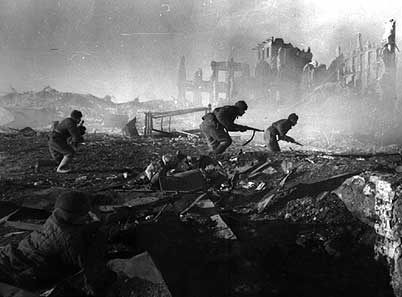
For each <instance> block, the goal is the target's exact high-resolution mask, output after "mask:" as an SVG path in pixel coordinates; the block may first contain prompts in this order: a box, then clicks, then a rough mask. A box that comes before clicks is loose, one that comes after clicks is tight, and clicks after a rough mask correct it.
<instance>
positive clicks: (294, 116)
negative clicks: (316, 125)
mask: <svg viewBox="0 0 402 297" xmlns="http://www.w3.org/2000/svg"><path fill="white" fill-rule="evenodd" d="M298 119H299V117H298V116H297V114H295V113H291V114H290V115H289V116H288V120H289V121H292V122H297V120H298Z"/></svg>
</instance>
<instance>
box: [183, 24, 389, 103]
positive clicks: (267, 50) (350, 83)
mask: <svg viewBox="0 0 402 297" xmlns="http://www.w3.org/2000/svg"><path fill="white" fill-rule="evenodd" d="M396 49H397V46H396V43H395V20H393V19H391V20H390V21H389V22H387V28H386V32H385V34H384V38H383V41H382V43H381V44H380V45H376V44H375V43H374V42H367V43H366V45H363V42H362V36H361V34H358V37H357V46H356V48H355V49H353V50H352V51H350V52H348V53H343V52H342V51H341V48H340V47H338V48H337V51H336V56H335V58H334V60H333V61H332V62H331V63H330V65H329V67H328V68H327V66H326V65H325V64H318V63H317V62H316V61H313V60H312V59H313V53H312V52H311V50H310V48H307V49H306V50H304V49H303V50H300V49H299V48H298V47H295V46H293V45H292V44H291V43H286V42H285V41H284V40H283V39H282V38H274V37H271V38H269V39H267V40H265V41H263V42H261V43H258V44H257V46H256V47H255V48H253V50H255V52H256V60H257V61H256V67H255V69H254V71H251V73H252V74H254V76H252V74H250V67H249V65H248V64H246V63H239V62H235V61H234V60H233V58H229V59H228V61H223V62H215V61H212V62H211V71H212V75H211V77H210V79H209V80H204V78H203V72H202V69H198V70H197V71H196V72H195V74H194V78H193V80H188V79H187V76H186V67H185V61H184V57H183V58H182V60H181V62H180V67H179V75H178V84H177V86H178V101H179V102H180V103H182V104H183V105H195V106H199V105H201V104H202V95H201V94H202V93H207V94H208V96H209V99H208V102H207V103H211V104H219V102H221V103H230V102H233V101H235V100H236V98H247V99H248V100H253V99H255V100H266V101H267V102H268V103H273V102H274V103H277V104H286V103H288V102H293V101H295V100H299V99H300V98H302V97H303V96H306V95H308V94H309V93H311V92H313V91H314V90H315V89H316V88H317V87H319V86H321V85H325V84H327V83H337V84H338V85H339V86H341V87H345V88H346V87H348V88H351V89H353V90H354V91H357V92H359V93H362V94H364V93H367V92H370V91H376V92H378V91H379V92H381V94H380V95H381V98H383V99H386V100H387V102H396V62H395V52H396ZM220 71H222V72H224V73H225V78H224V80H223V81H220V80H219V72H220ZM189 92H190V93H192V95H193V96H192V100H189V99H188V98H187V97H186V96H187V93H189ZM205 103H206V102H204V105H205Z"/></svg>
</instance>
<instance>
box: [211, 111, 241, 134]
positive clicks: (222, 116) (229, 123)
mask: <svg viewBox="0 0 402 297" xmlns="http://www.w3.org/2000/svg"><path fill="white" fill-rule="evenodd" d="M215 116H216V119H217V120H218V122H219V123H221V124H222V125H223V126H224V127H225V129H226V130H228V131H242V130H243V126H241V125H237V124H235V123H234V120H232V119H231V115H230V114H228V113H226V112H222V111H221V112H218V113H216V114H215Z"/></svg>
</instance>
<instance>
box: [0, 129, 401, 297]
mask: <svg viewBox="0 0 402 297" xmlns="http://www.w3.org/2000/svg"><path fill="white" fill-rule="evenodd" d="M0 137H3V138H2V139H7V141H4V142H1V141H0V151H1V152H2V153H3V155H2V156H4V157H3V159H2V160H3V164H4V167H3V168H1V169H0V176H1V179H0V196H1V198H2V200H6V201H9V202H8V203H11V202H12V204H9V205H8V206H7V205H6V204H4V206H2V209H3V211H4V214H3V212H2V215H1V216H2V217H4V216H6V215H8V214H10V213H11V212H13V211H15V210H16V209H26V210H25V215H23V214H24V212H23V211H22V212H21V210H19V212H20V215H19V216H18V212H17V213H15V214H13V216H12V217H11V219H7V221H10V222H13V223H11V225H9V226H5V225H2V226H1V228H0V235H2V237H1V238H0V241H1V242H2V243H3V244H4V243H6V242H9V241H10V240H12V241H17V240H18V239H20V238H21V237H22V236H24V233H17V232H21V231H20V230H18V229H16V228H15V227H20V226H21V225H20V226H19V225H18V224H19V223H20V222H21V223H27V224H41V223H42V222H43V217H41V216H40V215H39V214H35V215H34V213H33V209H34V208H35V209H36V210H37V211H47V212H48V211H49V210H51V209H52V207H53V203H54V201H53V198H52V197H54V195H57V193H60V192H62V191H64V190H65V189H79V190H85V191H88V192H89V193H91V198H92V202H93V206H94V210H95V211H96V212H97V215H98V216H99V217H101V218H102V219H103V220H104V221H106V222H108V223H107V225H108V229H109V231H108V235H109V251H108V255H109V256H110V257H113V258H116V257H117V258H120V259H121V258H126V259H130V258H132V257H133V256H135V255H138V254H139V253H141V252H143V251H144V250H147V251H149V254H150V255H152V259H153V260H154V263H157V266H158V269H159V270H160V272H161V274H163V277H164V280H165V284H166V286H167V287H168V288H169V289H168V290H169V292H170V293H171V295H172V296H200V295H204V296H207V295H208V294H210V292H212V290H213V291H214V292H215V294H216V296H228V295H229V296H237V295H239V294H241V296H262V295H272V294H276V295H279V296H289V295H294V296H321V295H322V292H324V291H331V290H332V291H333V290H335V289H336V290H338V291H339V292H340V294H342V295H345V296H356V295H359V294H360V295H362V294H363V295H365V296H369V295H370V294H372V292H376V293H375V294H376V295H382V296H392V295H393V293H392V292H393V291H392V288H391V286H390V276H389V274H388V272H387V270H388V269H389V268H388V266H387V265H384V264H382V262H376V261H375V255H374V247H376V250H381V249H384V248H385V247H387V249H386V251H387V252H382V254H386V255H388V256H387V257H389V256H392V255H391V253H392V251H395V249H393V248H392V247H394V245H392V244H388V245H384V244H383V245H379V243H378V241H377V240H376V234H377V233H376V231H375V229H374V226H375V224H376V220H375V218H376V217H377V213H378V212H381V213H382V212H383V209H382V208H378V209H376V208H375V201H376V200H375V197H376V195H377V194H376V187H375V184H376V180H374V179H371V181H370V177H371V176H374V175H375V172H377V176H379V177H381V178H380V179H382V178H384V176H387V174H388V175H389V176H391V177H390V180H392V178H396V177H397V176H398V173H397V172H396V168H397V166H399V165H400V162H401V160H400V155H398V154H395V153H393V154H388V153H386V154H385V153H384V154H372V153H371V152H369V153H367V152H366V153H364V154H363V153H360V154H349V153H348V152H344V153H342V154H334V153H328V152H311V151H295V152H289V151H284V152H282V153H281V154H269V153H267V152H265V151H264V148H261V147H241V142H240V141H239V142H238V143H235V144H234V145H233V147H230V148H229V152H228V153H227V154H224V155H223V156H222V157H221V158H220V159H219V162H215V163H214V162H212V161H211V160H210V159H208V158H201V157H200V156H201V155H202V153H203V152H204V150H206V147H205V144H204V143H203V142H202V141H200V140H199V139H197V138H194V137H189V138H185V137H180V138H173V139H169V138H155V139H151V138H134V139H128V138H123V137H117V136H110V135H104V134H98V133H97V134H96V135H94V134H89V135H88V137H87V145H86V146H84V147H81V148H80V150H81V152H78V154H77V159H76V160H77V162H80V164H81V169H80V170H79V171H78V172H75V173H71V174H68V175H66V176H63V177H60V176H57V175H55V174H54V167H43V168H41V169H40V170H39V171H38V172H37V173H35V172H34V170H33V168H29V167H28V166H26V164H27V163H29V162H35V160H37V159H42V160H45V159H46V158H47V157H48V152H47V147H46V138H45V137H44V136H41V135H39V136H32V137H31V136H29V137H24V136H22V135H18V134H17V135H16V136H12V137H10V136H9V135H3V136H1V135H0ZM15 147H17V148H18V149H12V148H15ZM177 151H180V154H181V155H183V156H185V157H184V158H182V157H180V158H179V159H180V160H181V161H180V162H176V161H175V158H176V157H177V155H178V153H177ZM161 161H162V162H163V164H164V166H166V165H169V166H167V168H168V170H169V171H170V172H168V174H167V175H166V178H169V177H172V176H173V177H174V176H176V177H177V176H179V177H180V176H183V174H184V176H186V175H189V176H193V175H194V176H196V177H197V178H196V179H194V178H191V179H190V180H189V182H188V183H187V184H184V183H177V184H176V185H175V186H173V184H171V183H170V182H169V180H168V179H165V181H164V182H165V184H164V185H163V186H162V190H163V191H161V189H160V188H158V187H157V188H155V189H151V188H150V187H149V179H148V178H147V177H146V176H145V173H144V172H145V169H146V168H147V166H149V165H150V164H151V163H152V164H153V165H155V166H156V170H155V168H154V169H153V170H148V171H149V172H151V171H152V172H153V173H155V172H157V171H159V170H161V169H162V168H163V166H161V167H158V166H159V165H161V163H160V162H161ZM124 173H126V177H125V176H124ZM212 173H213V174H212ZM215 173H217V174H218V175H217V177H219V179H217V178H215V177H216V176H215V175H214V174H215ZM84 177H85V178H84ZM111 177H113V178H111ZM198 177H199V179H198ZM363 179H364V182H363ZM395 180H397V179H395ZM200 181H201V182H200ZM214 181H215V182H214ZM35 183H37V184H36V185H35ZM377 183H378V182H377ZM380 184H381V183H380ZM169 186H171V188H169ZM198 186H200V187H198ZM381 188H384V189H385V190H384V191H385V192H386V191H388V190H387V189H389V187H388V188H387V187H383V186H381ZM390 188H391V189H393V190H394V189H395V191H396V187H394V186H393V185H392V186H390ZM384 191H383V192H384ZM387 193H388V192H387ZM383 196H384V198H382V199H383V200H384V199H389V197H391V196H390V195H388V196H386V195H383ZM387 197H388V198H387ZM384 205H386V204H384ZM387 215H389V213H387V212H384V214H383V216H387ZM394 215H395V217H396V214H392V216H394ZM360 220H362V221H363V222H362V221H360ZM388 221H389V220H388V219H385V218H384V219H383V222H384V224H383V225H382V223H380V224H379V225H378V226H379V227H376V228H380V229H381V228H385V227H384V226H386V223H387V222H388ZM16 222H18V223H16ZM391 222H393V221H392V220H391ZM13 224H14V226H12V225H13ZM387 232H388V233H389V231H387ZM13 233H14V234H13ZM388 233H386V234H388ZM7 234H13V235H7ZM5 235H7V236H5ZM387 236H388V235H387ZM384 238H388V237H385V236H384ZM379 254H380V253H379ZM393 255H394V258H392V259H394V260H392V261H395V255H396V253H393ZM389 258H390V257H389ZM390 259H391V258H390ZM392 261H391V262H392ZM351 262H353V265H350V263H351ZM306 267H308V269H306ZM389 267H392V265H390V266H389ZM339 271H342V274H343V275H344V277H343V278H339ZM390 275H394V278H393V279H394V281H393V284H394V288H395V283H396V279H397V278H396V276H397V272H395V271H393V270H392V271H391V274H390ZM289 284H291V286H290V285H289ZM134 287H137V288H140V287H141V288H144V292H153V291H152V290H153V289H152V288H154V289H155V288H156V287H154V286H153V285H152V284H150V283H149V282H147V281H142V280H140V279H139V278H135V279H133V280H132V281H130V282H127V283H126V286H123V287H122V288H123V289H124V290H125V293H127V294H128V292H134V291H135V290H133V288H134ZM138 290H140V289H138ZM141 290H142V289H141ZM195 292H197V293H195ZM137 293H138V291H137ZM133 294H135V292H134V293H133ZM144 294H145V293H144Z"/></svg>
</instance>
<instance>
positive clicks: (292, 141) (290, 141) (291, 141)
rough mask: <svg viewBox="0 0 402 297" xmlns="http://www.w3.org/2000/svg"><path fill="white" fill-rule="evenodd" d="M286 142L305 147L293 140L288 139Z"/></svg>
mask: <svg viewBox="0 0 402 297" xmlns="http://www.w3.org/2000/svg"><path fill="white" fill-rule="evenodd" d="M285 141H286V142H289V143H294V144H297V145H300V146H303V145H302V144H301V143H300V142H297V141H296V140H294V139H293V138H290V139H287V140H285Z"/></svg>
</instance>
